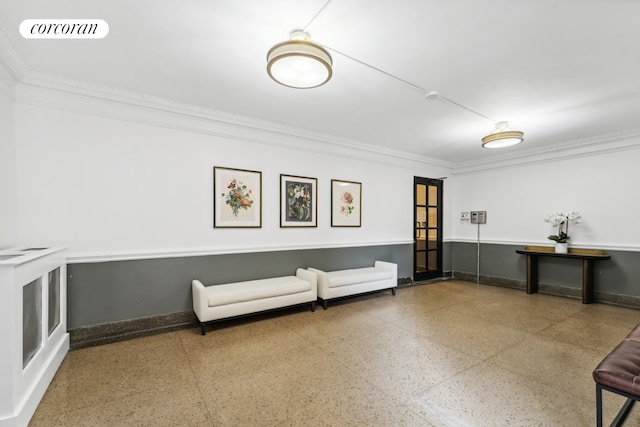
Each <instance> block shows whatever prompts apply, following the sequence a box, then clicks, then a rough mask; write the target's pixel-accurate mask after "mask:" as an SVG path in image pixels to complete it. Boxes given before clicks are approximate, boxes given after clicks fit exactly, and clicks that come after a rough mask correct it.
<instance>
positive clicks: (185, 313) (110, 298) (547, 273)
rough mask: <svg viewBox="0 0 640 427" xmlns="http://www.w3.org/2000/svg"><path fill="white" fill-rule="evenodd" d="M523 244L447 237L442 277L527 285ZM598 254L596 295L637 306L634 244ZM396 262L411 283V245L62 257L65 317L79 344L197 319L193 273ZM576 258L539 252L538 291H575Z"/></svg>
mask: <svg viewBox="0 0 640 427" xmlns="http://www.w3.org/2000/svg"><path fill="white" fill-rule="evenodd" d="M523 248H524V246H523V245H503V244H488V243H481V244H480V272H479V275H478V273H477V269H476V266H477V260H478V258H477V253H478V252H477V251H478V246H477V244H476V243H466V242H445V244H444V247H443V268H444V270H445V278H449V277H454V278H457V279H462V280H469V281H473V282H475V281H477V280H478V279H479V281H480V283H484V284H490V285H495V286H505V287H510V288H515V289H520V290H522V291H523V292H524V291H525V290H526V257H525V256H524V255H520V254H517V253H516V249H523ZM608 253H609V254H610V255H611V259H610V260H606V261H597V262H596V263H595V269H594V270H595V271H594V280H595V283H594V287H595V301H596V303H609V304H615V305H621V306H627V307H631V308H640V281H639V280H638V279H637V278H638V277H640V252H633V251H608ZM378 259H379V260H384V261H390V262H395V263H396V264H398V278H399V280H398V281H399V284H400V285H403V284H413V282H412V276H413V247H412V245H410V244H404V245H383V246H363V247H349V248H326V249H307V250H290V251H276V252H255V253H241V254H224V255H206V256H188V257H174V258H156V259H145V260H131V261H110V262H96V263H77V264H73V263H71V264H69V265H68V284H67V286H68V324H69V329H70V330H69V332H70V335H71V347H72V348H81V347H86V346H90V345H97V344H103V343H108V342H113V341H118V340H122V339H127V338H132V337H136V336H141V335H148V334H151V333H157V332H159V331H169V330H176V329H182V328H188V327H194V326H196V323H197V320H196V318H195V315H194V313H193V310H192V300H191V281H192V280H193V279H199V280H200V281H202V282H203V283H204V284H205V285H216V284H221V283H229V282H238V281H243V280H253V279H261V278H266V277H277V276H283V275H292V274H295V270H296V269H297V268H300V267H303V268H306V267H315V268H319V269H321V270H327V271H331V270H340V269H345V268H358V267H367V266H371V265H373V262H374V261H375V260H378ZM581 284H582V263H581V262H580V261H578V260H568V259H558V258H550V257H541V258H539V292H540V293H545V294H552V295H559V296H563V297H569V298H576V299H579V298H580V297H581V293H582V288H581Z"/></svg>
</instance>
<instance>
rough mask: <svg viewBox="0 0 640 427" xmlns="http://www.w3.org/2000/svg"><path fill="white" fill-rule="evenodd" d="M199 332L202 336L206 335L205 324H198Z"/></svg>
mask: <svg viewBox="0 0 640 427" xmlns="http://www.w3.org/2000/svg"><path fill="white" fill-rule="evenodd" d="M200 330H201V331H202V335H207V324H206V323H205V322H200Z"/></svg>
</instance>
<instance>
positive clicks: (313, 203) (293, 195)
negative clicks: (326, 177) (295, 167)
mask: <svg viewBox="0 0 640 427" xmlns="http://www.w3.org/2000/svg"><path fill="white" fill-rule="evenodd" d="M317 216H318V180H317V179H316V178H307V177H303V176H291V175H283V174H280V227H317V226H318V219H317Z"/></svg>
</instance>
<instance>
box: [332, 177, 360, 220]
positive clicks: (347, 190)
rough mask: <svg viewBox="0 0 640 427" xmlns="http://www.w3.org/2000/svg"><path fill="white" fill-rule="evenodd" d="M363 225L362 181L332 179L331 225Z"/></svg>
mask: <svg viewBox="0 0 640 427" xmlns="http://www.w3.org/2000/svg"><path fill="white" fill-rule="evenodd" d="M361 225H362V183H360V182H353V181H342V180H338V179H332V180H331V226H332V227H360V226H361Z"/></svg>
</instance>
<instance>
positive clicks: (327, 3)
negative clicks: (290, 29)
mask: <svg viewBox="0 0 640 427" xmlns="http://www.w3.org/2000/svg"><path fill="white" fill-rule="evenodd" d="M329 3H331V0H327V2H326V3H325V4H324V6H322V7H321V8H320V10H319V11H318V12H317V13H316V14H315V15H313V18H311V21H309V22H308V23H307V25H305V26H304V27H302V31H304V32H306V31H307V28H308V27H309V25H311V23H312V22H313V21H315V19H316V18H317V17H318V15H320V13H322V11H323V10H324V8H325V7H327V6H328V5H329Z"/></svg>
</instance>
